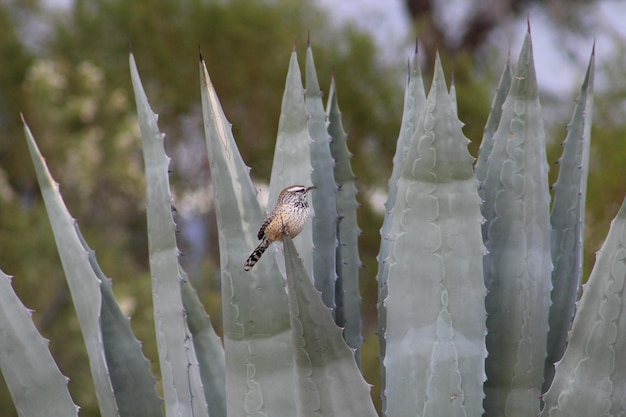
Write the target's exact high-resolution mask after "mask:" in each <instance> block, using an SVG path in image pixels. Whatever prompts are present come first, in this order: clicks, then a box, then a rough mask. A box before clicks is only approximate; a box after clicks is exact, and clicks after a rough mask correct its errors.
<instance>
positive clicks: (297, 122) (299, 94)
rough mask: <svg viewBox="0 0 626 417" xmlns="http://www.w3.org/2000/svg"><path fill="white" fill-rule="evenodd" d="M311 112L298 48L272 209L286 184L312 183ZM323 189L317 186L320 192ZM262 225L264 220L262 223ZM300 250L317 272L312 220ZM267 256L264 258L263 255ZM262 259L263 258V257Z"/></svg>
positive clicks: (273, 180)
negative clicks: (303, 84) (307, 103)
mask: <svg viewBox="0 0 626 417" xmlns="http://www.w3.org/2000/svg"><path fill="white" fill-rule="evenodd" d="M308 118H309V116H308V114H307V112H306V107H305V104H304V87H303V86H302V75H301V73H300V67H299V66H298V57H297V55H296V51H295V49H294V50H293V51H292V53H291V59H290V60H289V69H288V71H287V79H286V81H285V91H284V93H283V102H282V107H281V110H280V120H279V123H278V136H277V138H276V147H275V149H274V162H273V165H272V175H271V178H270V190H269V201H268V206H269V207H268V209H271V208H272V207H273V205H274V204H276V201H277V200H278V194H280V191H281V190H282V189H283V188H286V187H289V186H291V185H295V184H300V185H304V186H309V185H311V183H312V182H311V171H312V168H311V157H310V148H311V137H310V136H309V130H308V127H307V121H308ZM317 191H319V190H315V191H314V192H313V193H316V192H317ZM259 226H260V224H259ZM295 245H296V247H297V248H298V252H300V253H301V254H302V257H303V259H304V266H305V268H306V270H307V273H308V274H309V276H313V226H312V222H310V221H308V222H307V223H306V224H305V225H304V229H303V230H302V231H301V232H300V234H299V235H298V238H297V239H296V241H295ZM268 251H273V252H274V254H275V258H276V260H275V261H277V262H278V264H279V266H282V265H283V261H282V257H283V255H282V253H280V251H279V250H278V249H277V248H271V247H270V248H269V249H268ZM261 259H263V258H261ZM259 262H262V261H259Z"/></svg>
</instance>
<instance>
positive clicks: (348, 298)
mask: <svg viewBox="0 0 626 417" xmlns="http://www.w3.org/2000/svg"><path fill="white" fill-rule="evenodd" d="M326 111H327V113H328V122H329V123H328V133H329V134H330V136H331V137H332V138H333V139H332V141H331V142H330V152H331V154H332V156H333V158H334V159H335V161H336V162H335V167H334V173H335V181H337V185H338V186H339V189H338V191H337V213H338V214H339V223H338V224H337V230H338V231H337V236H338V238H339V246H338V247H337V275H338V276H339V281H338V282H341V286H340V289H341V293H342V294H341V300H342V302H341V304H339V303H337V310H339V308H340V307H341V310H342V311H341V313H339V311H338V312H337V314H336V315H335V323H337V324H338V325H339V326H340V327H343V328H344V329H343V337H344V338H345V339H346V343H347V344H348V346H350V347H351V348H352V349H355V352H354V355H355V360H356V362H357V364H360V347H361V344H362V343H363V337H362V336H361V311H360V305H361V295H360V294H359V269H360V268H361V259H359V234H361V230H360V229H359V226H358V224H357V216H356V210H357V208H358V207H359V203H358V202H357V200H356V194H357V189H356V186H355V185H354V173H353V172H352V167H351V166H350V158H352V154H351V153H350V151H348V146H347V143H346V142H347V138H348V135H347V134H346V132H345V131H344V130H343V124H342V122H341V111H340V110H339V104H338V101H337V90H336V87H335V80H334V78H333V80H332V81H331V84H330V93H329V95H328V105H327V110H326ZM337 298H338V299H339V298H340V297H337ZM338 316H340V317H343V318H344V321H343V322H342V323H338V322H337V317H338Z"/></svg>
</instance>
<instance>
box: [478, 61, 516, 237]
mask: <svg viewBox="0 0 626 417" xmlns="http://www.w3.org/2000/svg"><path fill="white" fill-rule="evenodd" d="M511 78H513V74H512V72H511V61H510V60H509V58H508V57H507V60H506V64H505V65H504V69H503V70H502V74H500V80H499V81H498V86H497V87H496V93H495V95H494V96H493V101H492V102H491V110H490V111H489V116H488V117H487V124H486V125H485V130H484V132H483V138H482V140H481V142H480V147H479V148H478V159H477V160H476V166H475V167H474V176H475V177H476V179H477V180H478V184H479V188H478V194H479V195H480V197H481V198H483V194H484V191H483V188H482V183H483V181H485V177H486V176H487V164H488V162H489V154H490V153H491V150H492V149H493V134H494V133H495V132H496V129H497V128H498V125H499V124H500V117H502V104H504V100H505V99H506V96H507V94H508V93H509V89H510V88H511ZM483 234H484V235H486V233H483Z"/></svg>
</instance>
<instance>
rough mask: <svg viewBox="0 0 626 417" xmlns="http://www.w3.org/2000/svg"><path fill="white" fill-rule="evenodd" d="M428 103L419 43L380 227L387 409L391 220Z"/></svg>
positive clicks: (380, 316)
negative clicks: (414, 138)
mask: <svg viewBox="0 0 626 417" xmlns="http://www.w3.org/2000/svg"><path fill="white" fill-rule="evenodd" d="M425 104H426V94H425V92H424V82H423V80H422V73H421V70H420V65H419V60H418V55H417V44H416V48H415V55H414V56H413V63H412V64H411V66H410V68H409V78H408V82H407V85H406V90H405V93H404V110H403V113H402V123H401V125H400V134H399V136H398V143H397V145H396V153H395V155H394V157H393V169H392V172H391V177H390V178H389V186H388V195H387V201H386V202H385V218H384V220H383V225H382V227H381V228H380V237H381V239H380V251H379V252H378V257H377V259H378V273H377V275H376V280H377V281H378V303H377V305H376V307H377V309H378V343H379V354H378V356H379V359H380V373H381V375H380V378H381V400H382V408H383V410H385V409H386V405H385V404H386V399H385V385H386V383H385V377H386V376H385V375H386V371H385V361H384V359H385V355H386V350H387V349H386V346H387V345H386V343H387V342H386V340H385V331H386V328H387V310H386V308H385V304H384V303H383V301H384V300H385V298H387V276H388V274H389V262H388V256H389V250H390V247H391V244H392V241H391V240H390V239H389V232H390V231H391V223H392V219H393V207H394V206H395V204H396V196H397V193H398V179H399V178H400V173H401V172H402V167H403V164H404V158H405V156H406V154H407V152H408V150H409V147H410V146H411V139H412V138H413V137H414V133H415V128H416V127H417V122H418V120H419V117H420V115H421V114H422V110H423V108H424V105H425Z"/></svg>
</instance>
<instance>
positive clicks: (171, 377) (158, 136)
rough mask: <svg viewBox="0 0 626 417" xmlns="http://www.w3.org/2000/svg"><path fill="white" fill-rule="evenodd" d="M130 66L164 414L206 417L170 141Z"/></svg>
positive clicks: (135, 67) (132, 58) (133, 69)
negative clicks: (175, 209)
mask: <svg viewBox="0 0 626 417" xmlns="http://www.w3.org/2000/svg"><path fill="white" fill-rule="evenodd" d="M129 60H130V74H131V81H132V84H133V89H134V91H135V100H136V102H137V116H138V119H139V127H140V129H141V138H142V144H143V155H144V162H145V170H146V213H147V217H148V246H149V250H150V272H151V275H152V302H153V308H154V322H155V331H156V336H157V342H158V348H159V362H160V364H161V376H162V379H163V394H164V397H165V413H166V415H167V416H168V417H173V416H177V417H178V416H180V417H185V416H196V417H197V416H204V415H208V408H207V403H206V401H205V398H204V391H203V389H202V382H201V378H200V369H199V366H198V361H197V359H196V356H195V351H194V346H193V343H192V342H191V334H190V333H189V328H188V327H187V322H186V319H185V311H184V308H183V301H182V295H181V289H180V286H181V282H182V280H183V278H182V276H181V275H180V273H179V268H180V266H179V264H178V255H179V250H178V246H177V244H176V230H175V229H176V227H175V224H174V219H173V218H172V195H171V192H170V184H169V165H170V158H169V157H168V156H167V155H166V154H165V148H164V138H165V135H164V134H163V133H161V132H160V131H159V127H158V126H157V115H156V114H155V113H154V112H153V111H152V109H151V108H150V104H149V103H148V98H147V97H146V94H145V92H144V90H143V86H142V84H141V79H140V78H139V72H138V71H137V65H136V64H135V58H134V57H133V55H132V54H131V55H130V59H129Z"/></svg>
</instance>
